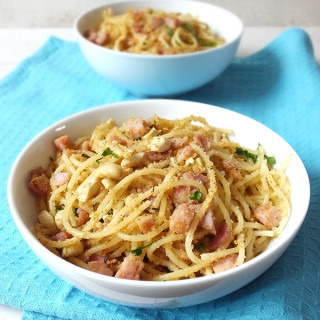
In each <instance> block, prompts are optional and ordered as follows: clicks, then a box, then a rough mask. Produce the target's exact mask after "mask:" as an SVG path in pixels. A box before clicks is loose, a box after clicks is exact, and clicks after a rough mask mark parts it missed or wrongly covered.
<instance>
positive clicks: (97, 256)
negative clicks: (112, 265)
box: [83, 253, 105, 263]
mask: <svg viewBox="0 0 320 320" xmlns="http://www.w3.org/2000/svg"><path fill="white" fill-rule="evenodd" d="M104 260H105V257H103V256H101V255H100V254H97V253H93V254H92V255H90V256H89V257H86V258H84V259H83V262H85V263H88V262H90V261H104Z"/></svg>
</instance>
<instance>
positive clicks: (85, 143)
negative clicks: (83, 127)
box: [81, 140, 91, 151]
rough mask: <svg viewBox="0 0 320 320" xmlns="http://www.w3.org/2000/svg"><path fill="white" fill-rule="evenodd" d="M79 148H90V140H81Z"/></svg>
mask: <svg viewBox="0 0 320 320" xmlns="http://www.w3.org/2000/svg"><path fill="white" fill-rule="evenodd" d="M81 149H82V150H88V151H89V150H91V145H90V141H88V140H87V141H83V142H82V144H81Z"/></svg>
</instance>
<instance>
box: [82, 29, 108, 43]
mask: <svg viewBox="0 0 320 320" xmlns="http://www.w3.org/2000/svg"><path fill="white" fill-rule="evenodd" d="M84 36H85V38H87V39H88V40H89V41H91V42H93V43H96V44H98V45H100V46H104V45H106V44H107V42H108V41H109V35H108V34H107V33H106V32H105V31H104V30H99V31H93V30H88V31H87V32H86V33H85V34H84Z"/></svg>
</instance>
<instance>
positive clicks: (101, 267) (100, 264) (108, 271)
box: [88, 260, 113, 277]
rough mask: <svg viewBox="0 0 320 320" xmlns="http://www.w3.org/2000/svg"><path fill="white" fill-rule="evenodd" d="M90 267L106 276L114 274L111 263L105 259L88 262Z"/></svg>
mask: <svg viewBox="0 0 320 320" xmlns="http://www.w3.org/2000/svg"><path fill="white" fill-rule="evenodd" d="M88 265H89V268H90V270H91V271H93V272H97V273H100V274H104V275H106V276H110V277H112V276H113V270H112V268H111V266H110V265H109V264H107V263H106V262H105V261H104V260H94V261H89V262H88Z"/></svg>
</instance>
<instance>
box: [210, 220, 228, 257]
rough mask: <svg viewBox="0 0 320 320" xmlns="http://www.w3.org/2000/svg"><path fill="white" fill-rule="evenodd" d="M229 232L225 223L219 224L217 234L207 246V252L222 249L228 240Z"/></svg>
mask: <svg viewBox="0 0 320 320" xmlns="http://www.w3.org/2000/svg"><path fill="white" fill-rule="evenodd" d="M230 236H231V231H230V230H229V229H228V227H227V225H226V223H225V222H221V224H220V225H219V228H218V230H217V233H216V235H215V237H214V239H213V241H212V243H211V244H210V246H209V250H210V251H211V252H212V251H216V250H217V249H218V248H220V247H222V246H223V245H224V244H225V243H227V241H228V240H229V239H230Z"/></svg>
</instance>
